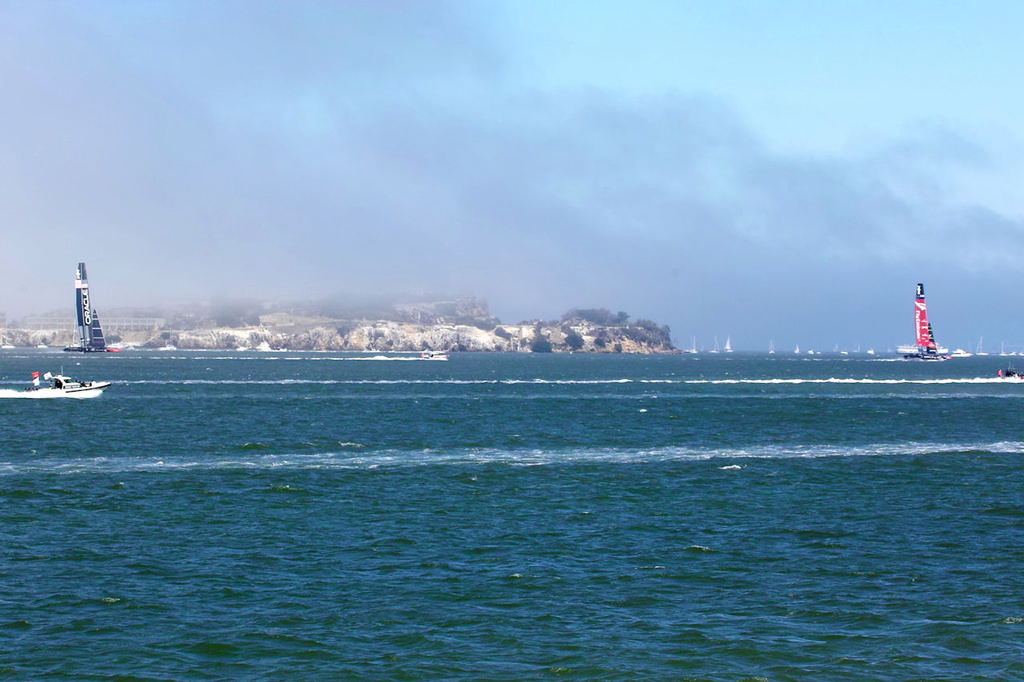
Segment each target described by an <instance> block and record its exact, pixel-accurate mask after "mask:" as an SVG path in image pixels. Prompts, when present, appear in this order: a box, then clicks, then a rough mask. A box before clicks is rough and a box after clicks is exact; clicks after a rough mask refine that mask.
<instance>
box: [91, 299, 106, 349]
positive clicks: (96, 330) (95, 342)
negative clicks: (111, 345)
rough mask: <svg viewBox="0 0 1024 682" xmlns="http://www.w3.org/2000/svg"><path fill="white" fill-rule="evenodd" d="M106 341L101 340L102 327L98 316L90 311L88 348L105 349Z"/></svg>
mask: <svg viewBox="0 0 1024 682" xmlns="http://www.w3.org/2000/svg"><path fill="white" fill-rule="evenodd" d="M106 349H107V342H106V341H104V340H103V329H102V328H101V327H100V316H99V315H97V314H96V310H95V309H93V311H92V322H91V323H90V324H89V350H96V351H100V350H106Z"/></svg>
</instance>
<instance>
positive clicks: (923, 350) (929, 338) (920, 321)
mask: <svg viewBox="0 0 1024 682" xmlns="http://www.w3.org/2000/svg"><path fill="white" fill-rule="evenodd" d="M914 326H915V327H916V329H917V347H916V349H914V351H913V352H905V353H904V355H903V357H904V358H907V359H908V360H945V359H946V358H947V357H949V356H948V355H946V354H945V352H948V351H946V349H944V348H943V349H940V348H939V347H938V346H936V344H935V333H934V332H933V331H932V325H931V323H930V322H929V321H928V309H927V306H926V305H925V300H924V285H923V284H921V283H920V282H918V283H917V294H916V295H915V296H914ZM940 350H941V351H942V352H940Z"/></svg>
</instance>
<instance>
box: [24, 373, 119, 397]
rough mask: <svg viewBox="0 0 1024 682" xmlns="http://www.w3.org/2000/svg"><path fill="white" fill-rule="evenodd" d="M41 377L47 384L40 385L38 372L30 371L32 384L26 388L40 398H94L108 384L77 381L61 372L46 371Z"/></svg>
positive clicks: (104, 382) (106, 382)
mask: <svg viewBox="0 0 1024 682" xmlns="http://www.w3.org/2000/svg"><path fill="white" fill-rule="evenodd" d="M43 379H44V380H45V381H47V382H49V383H48V384H47V385H45V386H44V385H40V381H39V372H32V385H31V386H29V387H28V388H26V389H25V390H26V391H31V392H32V393H33V394H34V396H33V397H40V398H57V397H64V396H66V397H69V398H95V397H96V396H98V395H100V394H101V393H103V389H105V388H107V387H108V386H110V382H109V381H79V380H78V379H72V378H71V377H68V376H65V375H63V374H50V373H49V372H47V373H46V374H44V375H43Z"/></svg>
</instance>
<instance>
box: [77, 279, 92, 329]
mask: <svg viewBox="0 0 1024 682" xmlns="http://www.w3.org/2000/svg"><path fill="white" fill-rule="evenodd" d="M75 314H76V316H77V317H78V346H79V348H83V349H84V348H86V347H87V346H88V345H89V329H90V327H91V326H92V309H91V308H90V307H89V279H88V277H87V276H86V274H85V263H79V264H78V270H76V271H75Z"/></svg>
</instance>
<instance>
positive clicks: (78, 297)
mask: <svg viewBox="0 0 1024 682" xmlns="http://www.w3.org/2000/svg"><path fill="white" fill-rule="evenodd" d="M75 318H76V322H77V332H78V345H77V346H68V347H67V348H65V349H64V350H67V351H79V352H82V353H90V352H103V351H109V350H113V349H110V348H107V342H106V340H105V339H104V338H103V328H102V327H100V316H99V315H97V314H96V309H95V308H93V307H92V302H91V301H90V298H89V279H88V276H87V275H86V274H85V263H79V264H78V270H76V271H75Z"/></svg>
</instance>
